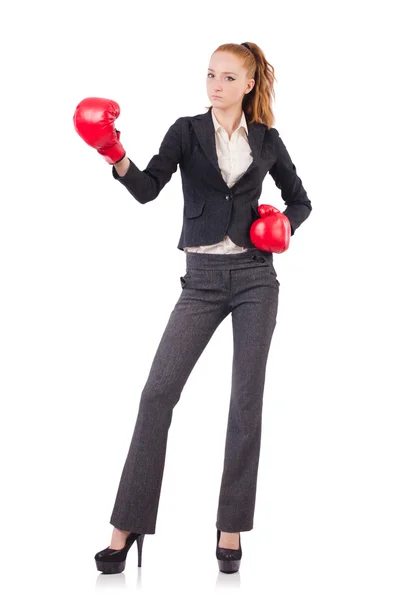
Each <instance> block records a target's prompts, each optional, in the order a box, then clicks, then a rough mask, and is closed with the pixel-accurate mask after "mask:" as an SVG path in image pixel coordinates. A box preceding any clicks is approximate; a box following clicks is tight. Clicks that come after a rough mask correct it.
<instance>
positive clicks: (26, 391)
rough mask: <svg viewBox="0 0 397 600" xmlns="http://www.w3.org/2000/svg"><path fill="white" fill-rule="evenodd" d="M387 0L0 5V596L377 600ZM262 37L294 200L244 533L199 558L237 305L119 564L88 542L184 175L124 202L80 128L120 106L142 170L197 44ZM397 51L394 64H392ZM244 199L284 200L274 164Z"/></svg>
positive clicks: (175, 429) (181, 111) (197, 374)
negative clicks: (305, 199) (228, 551)
mask: <svg viewBox="0 0 397 600" xmlns="http://www.w3.org/2000/svg"><path fill="white" fill-rule="evenodd" d="M391 8H392V3H391V2H383V1H378V2H376V3H368V2H348V1H344V2H332V3H327V4H325V3H315V2H296V3H292V2H291V3H289V2H288V3H287V2H281V1H280V2H277V3H275V2H271V3H270V2H269V3H264V2H260V3H258V4H256V3H255V2H250V3H241V2H221V3H216V4H215V3H214V2H200V3H195V4H193V3H192V4H186V3H185V4H182V3H176V2H164V3H160V2H154V3H153V2H151V3H138V2H131V1H129V2H127V1H123V0H120V1H118V2H115V3H111V2H103V1H99V0H96V1H95V2H94V1H84V0H81V1H80V2H70V1H69V2H67V3H66V2H64V3H57V2H52V3H50V2H40V1H37V2H19V3H13V4H12V3H8V4H7V5H5V6H4V7H3V8H2V9H1V15H0V16H1V19H0V21H1V46H2V94H1V108H2V110H1V113H2V127H1V129H2V134H1V145H0V147H1V153H2V161H1V164H2V177H1V184H0V185H1V190H0V198H1V219H0V228H1V229H0V234H1V235H0V252H1V262H0V282H1V295H0V301H1V312H0V318H1V332H0V334H1V336H0V340H1V390H0V392H1V407H2V418H1V457H2V484H3V485H2V489H3V492H2V494H1V504H2V506H1V534H2V539H1V544H0V547H1V556H2V558H1V565H2V576H1V583H0V586H3V589H1V590H0V592H4V591H6V592H7V596H6V597H9V598H11V597H14V596H15V597H18V598H22V597H23V595H27V594H29V595H31V593H32V592H35V591H37V592H38V594H39V595H40V597H41V598H47V597H48V598H50V597H51V598H53V597H57V598H63V597H65V598H66V597H67V598H70V597H71V595H73V597H77V598H89V597H93V596H94V595H96V594H99V593H102V594H103V597H108V598H114V590H116V589H117V591H118V592H119V594H122V595H123V597H124V596H125V597H127V596H128V597H129V595H130V593H131V592H132V593H134V592H136V591H138V590H139V591H140V592H146V593H147V594H148V597H153V598H154V597H156V598H159V597H163V594H165V595H167V594H170V595H174V596H175V595H176V596H179V595H180V596H182V595H183V596H184V597H185V596H191V595H202V594H203V593H205V594H206V595H211V596H212V595H217V594H219V593H222V592H227V593H228V594H231V593H233V592H232V591H231V590H230V588H233V589H234V588H235V591H236V592H238V594H239V595H241V596H242V597H244V598H248V597H251V595H252V594H253V593H254V591H258V589H259V590H260V593H261V596H265V597H266V598H267V599H269V600H273V599H274V600H276V599H284V598H285V599H291V598H297V597H302V598H305V600H309V599H315V600H318V599H319V598H321V600H328V599H330V600H331V599H332V600H334V598H336V597H337V598H339V599H342V598H343V599H349V600H350V599H351V598H360V599H361V598H368V599H375V598H382V599H383V600H388V599H392V598H393V599H394V598H396V594H397V579H396V577H395V573H396V559H397V545H396V537H397V516H396V506H397V489H396V456H397V441H396V425H397V407H396V397H397V395H396V385H395V372H396V367H395V357H396V343H395V339H396V318H395V314H396V311H395V306H396V295H395V272H396V269H395V263H396V249H395V237H396V227H397V226H396V222H397V221H396V216H397V215H396V200H397V198H396V187H395V181H396V166H395V162H396V152H395V135H396V118H395V106H396V95H395V92H394V89H393V86H394V84H395V60H394V56H395V55H396V47H395V46H393V41H392V40H393V38H394V34H395V31H394V22H393V20H392V18H391ZM244 41H247V42H250V41H252V42H255V43H257V44H258V45H259V46H260V47H261V48H262V50H263V51H264V53H265V56H266V58H267V60H268V61H269V62H270V63H271V64H272V65H273V66H274V69H275V75H276V78H277V82H276V84H275V93H276V101H275V104H274V112H275V117H276V121H275V124H274V126H275V127H276V128H277V129H278V131H279V133H280V135H281V137H282V139H283V141H284V143H285V145H286V147H287V149H288V151H289V153H290V155H291V157H292V160H293V162H294V164H295V165H296V168H297V173H298V175H299V176H300V177H301V178H302V182H303V185H304V187H305V189H306V191H307V193H308V196H309V198H310V200H311V202H312V206H313V211H312V214H311V215H310V217H309V219H308V220H307V221H306V222H305V223H303V224H302V226H301V227H300V228H299V229H298V230H297V231H296V233H295V235H294V236H293V237H292V238H291V244H290V248H289V250H288V251H287V252H285V253H284V254H282V255H275V256H274V265H275V268H276V270H277V273H278V279H279V281H280V284H281V285H280V299H279V312H278V322H277V326H276V330H275V333H274V337H273V340H272V346H271V350H270V355H269V360H268V364H267V376H266V385H265V395H264V407H263V429H262V446H261V459H260V466H259V475H258V489H257V498H256V511H255V522H254V529H253V530H252V531H250V532H243V533H242V536H241V540H242V549H243V557H242V562H241V568H240V571H239V572H238V573H237V574H234V575H226V574H223V573H220V572H219V571H218V565H217V561H216V557H215V546H216V528H215V520H216V510H217V502H218V494H219V486H220V480H221V475H222V466H223V451H224V443H225V435H226V422H227V414H228V408H229V399H230V385H231V362H232V328H231V316H229V318H227V319H226V320H225V321H224V322H223V323H222V324H221V325H220V326H219V328H218V329H217V331H216V332H215V334H214V336H213V338H212V339H211V341H210V343H209V345H208V346H207V348H206V349H205V351H204V353H203V355H202V357H201V358H200V359H199V361H198V362H197V364H196V366H195V368H194V370H193V372H192V374H191V376H190V378H189V380H188V382H187V384H186V386H185V388H184V390H183V393H182V396H181V399H180V402H179V403H178V405H177V407H176V408H175V410H174V414H173V420H172V425H171V428H170V432H169V437H168V447H167V456H166V465H165V471H164V477H163V485H162V492H161V499H160V507H159V513H158V520H157V530H156V534H155V535H147V536H146V538H145V542H144V546H143V559H142V568H141V569H138V568H137V558H136V557H137V551H136V548H135V547H133V548H132V549H131V550H130V553H129V556H128V560H127V567H126V570H125V572H124V573H122V574H120V575H113V576H104V575H101V574H100V573H99V572H98V571H97V570H96V567H95V562H94V554H95V553H96V552H97V551H98V550H100V549H102V548H104V547H106V546H108V545H109V544H110V537H111V531H112V526H111V525H110V524H109V518H110V514H111V510H112V508H113V502H114V499H115V494H116V490H117V486H118V482H119V478H120V475H121V469H122V467H123V464H124V460H125V457H126V452H127V450H128V447H129V444H130V439H131V435H132V431H133V427H134V423H135V419H136V415H137V408H138V403H139V400H140V394H141V391H142V388H143V386H144V384H145V382H146V379H147V375H148V372H149V369H150V366H151V363H152V360H153V357H154V353H155V351H156V349H157V346H158V343H159V341H160V337H161V335H162V333H163V330H164V327H165V325H166V323H167V321H168V318H169V315H170V312H171V310H172V309H173V307H174V305H175V303H176V301H177V299H178V298H179V295H180V293H181V287H180V281H179V277H180V276H181V275H183V274H184V272H185V255H184V253H183V252H181V251H180V250H178V249H177V247H176V246H177V242H178V240H179V235H180V231H181V227H182V210H183V195H182V186H181V179H180V173H179V169H178V171H177V172H176V173H175V174H174V175H173V177H172V180H171V181H170V182H169V183H168V184H167V185H166V187H165V188H164V189H163V190H162V191H161V193H160V195H159V196H158V198H157V199H156V200H155V201H153V202H151V203H148V204H146V205H141V204H139V203H138V202H137V201H136V200H135V199H134V198H133V197H132V196H131V195H130V194H129V193H128V192H127V190H126V189H125V188H124V187H123V186H122V185H121V184H120V183H119V182H117V181H116V180H114V179H113V177H112V174H111V166H109V165H108V164H107V163H106V162H105V160H104V159H103V158H102V157H101V156H100V155H99V154H98V153H97V152H96V151H95V150H94V149H92V148H90V147H89V146H88V145H86V144H85V143H84V142H83V140H82V139H81V138H80V137H79V136H78V135H77V133H76V132H75V130H74V127H73V121H72V117H73V113H74V110H75V107H76V106H77V104H78V103H79V101H80V100H82V99H83V98H85V97H87V96H101V97H106V98H111V99H113V100H116V101H117V102H118V103H119V105H120V107H121V115H120V117H119V119H118V120H117V121H116V125H117V128H118V129H120V130H121V141H122V143H123V145H124V147H125V149H126V151H127V155H128V156H129V157H130V158H131V159H132V160H133V161H134V162H135V163H136V164H137V166H138V167H139V168H140V169H142V170H143V169H144V168H145V167H146V165H147V163H148V162H149V160H150V159H151V157H152V156H153V155H154V154H156V153H157V152H158V148H159V145H160V143H161V141H162V139H163V136H164V135H165V132H166V131H167V129H168V128H169V126H170V125H171V124H172V123H173V122H174V121H175V120H176V119H177V118H178V117H180V116H187V115H195V114H199V113H204V112H206V108H205V107H206V106H208V105H209V104H210V100H209V99H208V97H207V95H206V85H205V84H206V73H207V67H208V64H209V60H210V56H211V54H212V52H213V51H214V50H215V49H216V48H217V46H218V45H220V44H222V43H225V42H236V43H241V42H244ZM393 55H394V56H393ZM261 202H266V203H269V204H273V205H274V206H276V207H278V208H279V209H280V210H284V209H285V205H284V203H283V201H282V198H281V195H280V191H279V190H278V189H277V188H276V186H275V184H274V181H273V179H272V178H271V176H270V175H269V176H267V177H266V179H265V181H264V184H263V194H262V197H261V199H260V203H261Z"/></svg>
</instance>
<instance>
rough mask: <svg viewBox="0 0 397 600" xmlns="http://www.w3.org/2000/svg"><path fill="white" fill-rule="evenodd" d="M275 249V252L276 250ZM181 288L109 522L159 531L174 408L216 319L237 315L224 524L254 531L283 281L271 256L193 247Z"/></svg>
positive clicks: (220, 523)
mask: <svg viewBox="0 0 397 600" xmlns="http://www.w3.org/2000/svg"><path fill="white" fill-rule="evenodd" d="M270 256H271V255H270ZM180 280H181V287H182V292H181V295H180V297H179V299H178V301H177V303H176V304H175V307H174V308H173V310H172V312H171V315H170V317H169V321H168V323H167V325H166V327H165V330H164V333H163V335H162V338H161V340H160V343H159V346H158V349H157V351H156V354H155V356H154V359H153V363H152V366H151V368H150V372H149V376H148V379H147V381H146V384H145V386H144V388H143V391H142V395H141V399H140V404H139V410H138V415H137V419H136V423H135V429H134V432H133V435H132V440H131V444H130V447H129V451H128V454H127V458H126V460H125V464H124V468H123V470H122V474H121V479H120V484H119V487H118V491H117V495H116V500H115V504H114V508H113V512H112V515H111V519H110V524H111V525H113V526H115V527H117V528H118V529H124V530H126V531H134V532H136V533H155V530H156V519H157V512H158V506H159V500H160V491H161V484H162V479H163V472H164V464H165V455H166V445H167V438H168V430H169V427H170V425H171V420H172V411H173V409H174V407H175V405H176V404H177V402H178V401H179V398H180V396H181V393H182V390H183V387H184V385H185V383H186V381H187V379H188V377H189V375H190V373H191V372H192V370H193V368H194V366H195V364H196V362H197V360H198V359H199V357H200V355H201V354H202V352H203V350H204V348H205V347H206V346H207V344H208V342H209V341H210V339H211V337H212V335H213V333H214V332H215V330H216V328H217V327H218V325H219V324H220V323H221V322H222V321H223V319H224V318H225V317H227V316H228V315H229V313H231V315H232V325H233V365H232V385H231V397H230V407H229V416H228V425H227V434H226V444H225V456H224V466H223V474H222V481H221V486H220V494H219V504H218V512H217V519H216V523H215V525H216V527H217V529H219V530H220V531H228V532H240V531H249V530H251V529H253V520H254V509H255V498H256V486H257V472H258V464H259V453H260V444H261V427H262V404H263V392H264V385H265V372H266V363H267V357H268V353H269V348H270V343H271V339H272V336H273V331H274V328H275V326H276V320H277V309H278V294H279V285H280V284H279V282H278V280H277V273H276V271H275V269H274V266H273V262H272V258H271V257H269V256H268V255H265V254H264V253H263V252H261V251H260V250H257V249H252V250H251V249H250V250H248V251H246V252H242V253H237V254H207V253H193V252H188V253H186V274H185V275H184V276H183V277H181V278H180Z"/></svg>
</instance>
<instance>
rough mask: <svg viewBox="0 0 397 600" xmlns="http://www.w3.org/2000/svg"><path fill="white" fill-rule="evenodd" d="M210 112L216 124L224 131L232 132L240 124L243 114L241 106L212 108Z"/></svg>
mask: <svg viewBox="0 0 397 600" xmlns="http://www.w3.org/2000/svg"><path fill="white" fill-rule="evenodd" d="M212 111H213V113H214V115H215V117H216V120H217V121H218V123H219V124H220V125H221V126H222V127H223V128H224V129H225V130H226V131H234V130H235V129H236V127H237V126H238V124H239V123H240V121H241V117H242V114H243V109H242V106H238V107H235V106H231V107H229V108H226V109H222V108H214V107H212Z"/></svg>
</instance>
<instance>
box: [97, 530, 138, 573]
mask: <svg viewBox="0 0 397 600" xmlns="http://www.w3.org/2000/svg"><path fill="white" fill-rule="evenodd" d="M144 537H145V534H144V533H134V532H131V533H130V534H129V535H128V536H127V539H126V541H125V546H124V547H123V548H121V549H120V550H114V549H113V548H110V546H108V547H107V548H105V549H104V550H100V552H97V553H96V554H95V562H96V566H97V569H98V571H102V572H103V573H105V574H113V573H122V571H124V569H125V562H126V559H127V554H128V550H129V549H130V548H131V546H132V544H133V543H134V542H135V540H137V546H138V567H140V566H142V544H143V539H144Z"/></svg>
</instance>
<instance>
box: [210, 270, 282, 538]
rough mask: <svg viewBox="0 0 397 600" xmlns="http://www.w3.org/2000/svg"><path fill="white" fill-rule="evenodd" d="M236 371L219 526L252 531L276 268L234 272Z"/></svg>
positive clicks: (275, 304) (275, 300)
mask: <svg viewBox="0 0 397 600" xmlns="http://www.w3.org/2000/svg"><path fill="white" fill-rule="evenodd" d="M231 276H232V279H231V281H232V289H233V290H235V294H234V296H233V297H234V301H233V307H232V324H233V343H234V350H233V370H232V389H231V398H230V408H229V417H228V426H227V434H226V445H225V458H224V469H223V474H222V482H221V489H220V494H219V505H218V513H217V521H216V527H217V528H218V529H219V530H221V531H222V532H240V531H249V530H251V529H253V517H254V509H255V497H256V483H257V471H258V464H259V453H260V442H261V426H262V404H263V392H264V385H265V372H266V362H267V357H268V353H269V349H270V343H271V339H272V336H273V331H274V328H275V326H276V317H277V309H278V292H279V283H278V281H277V278H276V274H275V271H274V270H273V268H270V267H264V268H253V269H252V268H251V269H242V270H239V271H234V272H232V273H231Z"/></svg>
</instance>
